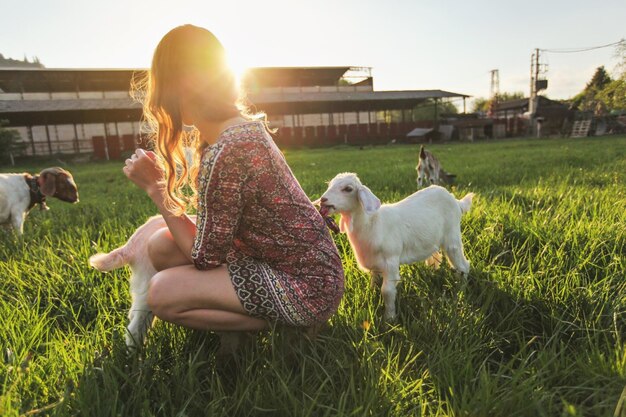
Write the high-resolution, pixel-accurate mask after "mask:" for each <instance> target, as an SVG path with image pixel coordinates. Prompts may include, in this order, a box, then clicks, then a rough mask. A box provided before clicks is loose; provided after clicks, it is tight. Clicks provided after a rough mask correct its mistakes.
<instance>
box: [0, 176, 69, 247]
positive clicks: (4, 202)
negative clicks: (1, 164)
mask: <svg viewBox="0 0 626 417" xmlns="http://www.w3.org/2000/svg"><path fill="white" fill-rule="evenodd" d="M46 197H54V198H58V199H59V200H61V201H66V202H68V203H77V202H78V189H77V187H76V183H75V182H74V178H73V177H72V174H70V173H69V171H66V170H64V169H62V168H59V167H53V168H46V169H44V170H43V171H41V172H40V173H39V175H34V176H33V175H31V174H27V173H23V174H0V225H3V226H8V227H13V228H14V229H15V230H16V231H17V233H18V234H19V235H22V234H23V233H24V220H26V216H27V215H28V213H29V212H30V210H31V209H32V208H33V207H34V206H35V205H36V204H39V206H40V209H41V210H48V206H47V205H46Z"/></svg>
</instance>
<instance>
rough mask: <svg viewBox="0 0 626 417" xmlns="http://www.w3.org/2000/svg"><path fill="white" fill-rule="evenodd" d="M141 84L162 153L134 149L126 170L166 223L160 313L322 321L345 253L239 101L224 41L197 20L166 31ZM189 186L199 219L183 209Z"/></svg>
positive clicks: (225, 320)
mask: <svg viewBox="0 0 626 417" xmlns="http://www.w3.org/2000/svg"><path fill="white" fill-rule="evenodd" d="M144 93H145V98H144V115H145V117H146V119H147V121H148V122H149V124H150V125H151V126H152V127H153V131H154V137H155V142H156V150H157V152H156V153H153V152H144V151H143V150H137V152H136V153H135V154H134V155H133V156H132V157H131V158H130V159H127V160H126V165H125V167H124V169H123V170H124V173H125V174H126V176H127V177H128V178H129V179H130V180H131V181H132V182H134V183H135V184H136V185H137V186H139V187H140V188H142V189H143V190H144V191H145V192H146V193H147V194H148V195H149V196H150V198H151V199H152V201H153V202H154V203H155V205H156V206H157V208H158V210H159V212H160V213H161V214H162V215H163V217H164V218H165V221H166V223H167V226H168V227H167V228H164V229H161V230H160V231H158V232H156V233H155V234H154V235H153V236H152V237H151V239H150V242H149V253H150V258H151V260H152V262H153V264H154V266H155V268H156V269H157V270H159V271H160V272H158V273H157V274H156V275H155V276H154V278H153V279H152V280H151V284H150V288H149V292H148V302H149V304H150V306H151V308H152V311H153V313H154V314H155V315H156V316H157V317H160V318H161V319H163V320H166V321H169V322H172V323H176V324H180V325H182V326H186V327H190V328H195V329H204V330H215V331H255V330H261V329H263V328H265V327H267V325H268V322H280V323H285V324H287V325H291V326H302V327H309V326H316V325H318V324H321V323H323V322H325V321H326V320H327V319H328V318H329V317H330V316H331V315H332V314H333V313H334V312H335V311H336V310H337V307H338V305H339V302H340V299H341V296H342V294H343V270H342V266H341V259H340V257H339V254H338V252H337V249H336V247H335V245H334V243H333V241H332V239H331V237H330V234H329V233H328V231H327V229H326V227H325V223H324V220H323V219H322V217H321V216H320V214H319V213H318V212H317V210H316V209H315V207H313V205H312V204H311V202H310V201H309V199H308V198H307V196H306V194H305V193H304V191H303V190H302V188H301V187H300V185H299V184H298V182H297V180H296V179H295V177H294V176H293V174H292V172H291V170H290V169H289V167H288V165H287V163H286V162H285V159H284V157H283V156H282V154H281V152H280V151H279V150H278V148H277V147H276V145H275V144H274V142H273V141H272V139H271V137H270V135H269V134H268V132H267V129H266V127H265V124H264V123H263V122H261V121H255V120H252V119H251V118H250V117H249V116H247V115H246V114H245V112H243V111H242V110H241V109H240V107H238V92H237V88H236V85H235V81H234V77H233V76H232V74H231V72H230V71H229V70H228V67H227V64H226V59H225V53H224V49H223V47H222V45H221V44H220V42H219V41H218V40H217V38H215V36H214V35H213V34H212V33H211V32H209V31H208V30H206V29H202V28H199V27H195V26H192V25H185V26H180V27H177V28H175V29H173V30H171V31H170V32H169V33H167V34H166V35H165V36H164V37H163V39H162V40H161V42H160V43H159V45H158V46H157V48H156V50H155V52H154V57H153V61H152V67H151V70H150V74H149V78H148V80H147V87H146V88H145V91H144ZM188 126H192V128H191V131H190V132H188V130H189V129H185V127H188ZM189 145H194V146H195V149H197V152H196V155H194V158H193V159H194V161H195V163H194V164H192V167H188V165H187V161H186V158H185V152H184V146H189ZM198 161H199V164H198ZM198 165H199V166H198ZM188 190H192V191H193V192H192V194H193V195H195V194H196V192H195V191H196V190H197V212H198V216H197V221H196V223H197V224H194V222H193V221H191V220H190V219H189V217H187V215H185V214H184V213H185V211H186V209H187V208H188V205H189V202H190V201H193V199H190V198H188V194H189V192H185V191H188Z"/></svg>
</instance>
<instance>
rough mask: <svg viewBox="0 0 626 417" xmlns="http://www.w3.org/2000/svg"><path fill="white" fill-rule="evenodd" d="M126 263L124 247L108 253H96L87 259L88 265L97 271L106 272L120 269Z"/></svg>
mask: <svg viewBox="0 0 626 417" xmlns="http://www.w3.org/2000/svg"><path fill="white" fill-rule="evenodd" d="M127 263H128V261H127V259H126V257H125V256H124V247H123V246H122V247H121V248H117V249H115V250H112V251H111V252H109V253H96V254H95V255H93V256H92V257H90V258H89V265H91V266H92V267H94V268H96V269H97V270H98V271H102V272H106V271H112V270H113V269H117V268H121V267H123V266H124V265H126V264H127Z"/></svg>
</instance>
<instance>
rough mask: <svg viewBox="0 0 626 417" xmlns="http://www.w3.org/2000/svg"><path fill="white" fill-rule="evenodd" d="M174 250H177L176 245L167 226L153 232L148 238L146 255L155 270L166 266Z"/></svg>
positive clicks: (160, 269)
mask: <svg viewBox="0 0 626 417" xmlns="http://www.w3.org/2000/svg"><path fill="white" fill-rule="evenodd" d="M176 251H179V249H178V246H177V245H176V242H175V241H174V237H173V236H172V234H171V233H170V231H169V229H168V228H167V227H164V228H162V229H159V230H157V231H156V232H154V234H153V235H152V236H150V239H149V240H148V256H149V257H150V262H152V265H153V266H154V268H155V269H156V270H157V271H162V270H164V269H166V268H168V266H169V262H170V259H171V257H172V254H173V253H175V252H176Z"/></svg>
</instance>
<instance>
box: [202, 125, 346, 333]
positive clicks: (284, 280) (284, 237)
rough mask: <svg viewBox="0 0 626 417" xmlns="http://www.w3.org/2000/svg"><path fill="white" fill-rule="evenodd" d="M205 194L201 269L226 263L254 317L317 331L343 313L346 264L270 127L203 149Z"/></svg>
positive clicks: (224, 137)
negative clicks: (319, 326) (315, 328)
mask: <svg viewBox="0 0 626 417" xmlns="http://www.w3.org/2000/svg"><path fill="white" fill-rule="evenodd" d="M197 190H198V216H197V221H196V228H197V233H196V238H195V241H194V246H193V250H192V254H191V255H192V259H193V262H194V265H195V266H196V268H198V269H202V270H206V269H211V268H215V267H217V266H219V265H222V264H226V266H227V268H228V272H229V273H230V278H231V281H232V284H233V286H234V288H235V291H236V293H237V296H238V297H239V300H240V301H241V304H242V306H243V307H244V309H245V310H246V311H247V312H248V313H249V314H250V315H251V316H254V317H259V318H263V319H266V320H268V321H276V322H281V323H284V324H287V325H291V326H311V325H315V324H319V323H323V322H325V321H326V320H328V318H329V317H330V316H331V315H332V314H334V313H335V312H336V311H337V308H338V306H339V302H340V301H341V297H342V295H343V292H344V274H343V267H342V265H341V258H340V257H339V253H338V252H337V248H336V246H335V243H334V242H333V240H332V238H331V236H330V233H329V231H328V229H327V228H326V224H325V222H324V220H323V218H322V216H321V215H320V214H319V213H318V211H317V210H316V209H315V207H314V206H313V205H312V204H311V202H310V200H309V198H308V197H307V196H306V194H305V193H304V191H303V190H302V187H300V184H299V183H298V181H297V180H296V178H295V177H294V175H293V173H292V172H291V169H290V168H289V166H288V165H287V162H286V161H285V158H284V156H283V154H282V152H281V151H280V150H279V149H278V147H277V146H276V144H275V143H274V141H273V140H272V138H271V136H270V135H269V133H268V132H267V130H266V129H265V126H264V125H263V123H261V122H259V121H250V122H245V123H242V124H238V125H234V126H231V127H229V128H227V129H226V130H224V131H223V132H222V133H221V134H220V136H219V137H218V139H217V141H216V143H215V144H213V145H211V146H208V147H206V148H205V149H204V150H203V154H202V158H201V162H200V170H199V172H198V180H197Z"/></svg>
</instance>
